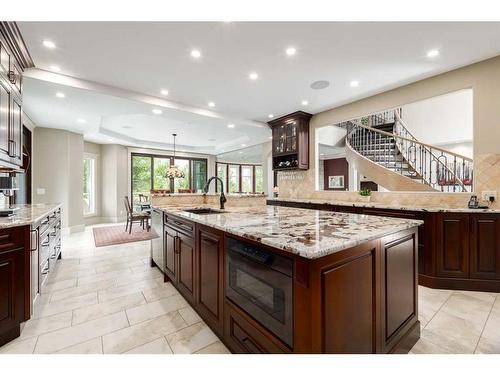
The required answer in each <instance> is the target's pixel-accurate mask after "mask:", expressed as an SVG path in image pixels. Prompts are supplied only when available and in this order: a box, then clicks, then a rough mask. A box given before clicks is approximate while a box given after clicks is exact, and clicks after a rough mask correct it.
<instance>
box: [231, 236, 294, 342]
mask: <svg viewBox="0 0 500 375" xmlns="http://www.w3.org/2000/svg"><path fill="white" fill-rule="evenodd" d="M226 297H227V298H229V299H230V300H231V301H232V302H233V303H234V304H236V305H237V306H239V307H240V308H241V309H242V310H243V311H245V312H246V313H247V314H248V315H250V316H251V317H253V318H254V319H255V320H256V321H257V322H259V323H260V324H262V325H263V326H264V327H265V328H267V329H268V330H269V331H271V332H272V333H273V334H274V335H276V336H277V337H278V338H279V339H281V340H282V341H283V342H284V343H286V344H287V345H288V346H290V347H292V344H293V261H292V259H290V258H287V257H284V256H281V255H278V254H275V253H274V252H272V251H269V250H266V249H264V248H261V247H259V246H255V245H252V244H250V243H247V242H243V241H239V240H237V239H234V238H231V237H226Z"/></svg>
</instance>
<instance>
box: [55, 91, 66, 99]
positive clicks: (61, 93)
mask: <svg viewBox="0 0 500 375" xmlns="http://www.w3.org/2000/svg"><path fill="white" fill-rule="evenodd" d="M56 96H57V97H58V98H65V97H66V95H64V93H63V92H56Z"/></svg>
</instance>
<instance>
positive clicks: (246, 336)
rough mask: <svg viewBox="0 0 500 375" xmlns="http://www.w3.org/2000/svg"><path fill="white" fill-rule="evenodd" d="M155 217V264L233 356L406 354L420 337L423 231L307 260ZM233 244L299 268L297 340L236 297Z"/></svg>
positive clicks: (293, 314)
mask: <svg viewBox="0 0 500 375" xmlns="http://www.w3.org/2000/svg"><path fill="white" fill-rule="evenodd" d="M155 212H156V215H162V221H163V223H162V224H163V225H162V226H163V230H162V232H163V237H164V239H163V240H161V239H159V240H158V241H157V242H156V244H157V245H158V246H160V247H161V251H159V247H158V246H157V247H155V244H154V243H152V258H151V264H152V265H157V266H158V268H160V270H162V272H163V273H164V274H165V275H166V276H167V277H168V280H170V281H171V282H172V284H173V285H174V286H175V287H176V289H177V290H178V291H179V292H180V293H181V294H182V295H183V296H184V297H185V299H186V300H187V301H188V302H189V303H190V304H191V306H192V307H193V308H194V309H195V310H196V311H197V312H198V314H199V315H200V316H201V317H202V318H203V320H204V321H205V322H206V323H207V325H208V326H209V327H210V328H211V329H212V330H213V331H214V332H215V333H216V334H217V335H218V336H219V337H220V339H221V340H222V341H223V342H224V344H225V345H226V346H227V347H228V348H229V349H230V350H231V351H232V352H233V353H332V354H345V353H353V354H354V353H407V352H408V351H409V350H410V349H411V347H412V346H413V345H414V344H415V343H416V342H417V341H418V339H419V337H420V322H419V321H418V274H417V270H418V268H417V263H418V228H417V227H414V228H411V229H407V230H403V231H399V232H397V233H394V234H391V235H388V236H385V237H382V238H379V239H375V240H371V241H366V242H363V243H361V244H359V245H357V246H354V247H351V248H348V249H344V250H341V251H337V252H335V253H332V254H330V255H325V256H322V257H318V258H315V259H308V258H304V257H301V256H298V255H296V254H292V253H290V252H287V251H283V250H279V249H277V248H274V247H270V246H267V245H264V244H262V243H261V242H257V241H254V240H251V239H248V238H243V237H240V236H235V235H233V234H229V233H227V232H224V231H222V230H218V229H215V228H213V227H209V226H205V225H202V224H199V223H195V222H192V221H190V220H187V219H186V218H184V217H180V216H176V215H173V214H171V213H170V212H168V213H163V212H161V210H159V209H155ZM155 221H156V223H157V224H160V223H159V222H160V220H158V219H156V220H155V219H153V223H154V222H155ZM160 225H161V224H160ZM160 225H158V226H160ZM231 240H236V241H239V242H240V243H244V244H247V245H248V246H253V248H254V249H261V250H263V251H268V252H272V253H274V254H276V255H277V256H281V257H283V258H284V259H287V260H289V261H290V264H292V265H293V274H292V276H291V279H290V280H291V285H292V288H291V290H292V306H293V307H292V311H291V313H290V314H287V316H289V315H291V322H292V323H291V326H290V330H291V339H290V340H284V339H280V337H279V336H278V335H277V334H275V333H274V332H272V329H268V328H267V327H265V325H264V324H263V323H262V321H259V319H256V318H255V316H252V315H251V314H249V313H247V311H248V310H249V309H248V307H247V308H245V305H244V304H239V303H238V302H235V300H234V298H232V295H231V294H229V293H230V292H228V290H229V288H228V283H229V280H230V278H229V275H228V273H229V271H228V269H229V268H228V262H229V261H228V259H229V258H228V253H229V251H230V250H229V247H230V245H228V244H230V243H231ZM257 251H259V250H257ZM256 274H257V273H256ZM278 277H279V276H278ZM285 298H286V297H285ZM279 332H281V331H279ZM287 341H288V342H287Z"/></svg>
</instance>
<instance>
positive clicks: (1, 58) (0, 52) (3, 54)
mask: <svg viewBox="0 0 500 375" xmlns="http://www.w3.org/2000/svg"><path fill="white" fill-rule="evenodd" d="M9 69H10V53H9V51H8V50H7V48H6V46H5V42H4V41H3V40H2V39H0V73H2V74H3V75H4V76H7V75H8V74H9Z"/></svg>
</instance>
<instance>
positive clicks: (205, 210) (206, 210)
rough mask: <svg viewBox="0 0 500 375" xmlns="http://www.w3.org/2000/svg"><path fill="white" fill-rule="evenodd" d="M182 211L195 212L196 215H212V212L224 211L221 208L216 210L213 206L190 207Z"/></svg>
mask: <svg viewBox="0 0 500 375" xmlns="http://www.w3.org/2000/svg"><path fill="white" fill-rule="evenodd" d="M183 211H184V212H189V213H191V214H196V215H213V214H220V213H223V212H224V211H222V210H216V209H214V208H192V209H189V210H183Z"/></svg>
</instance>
